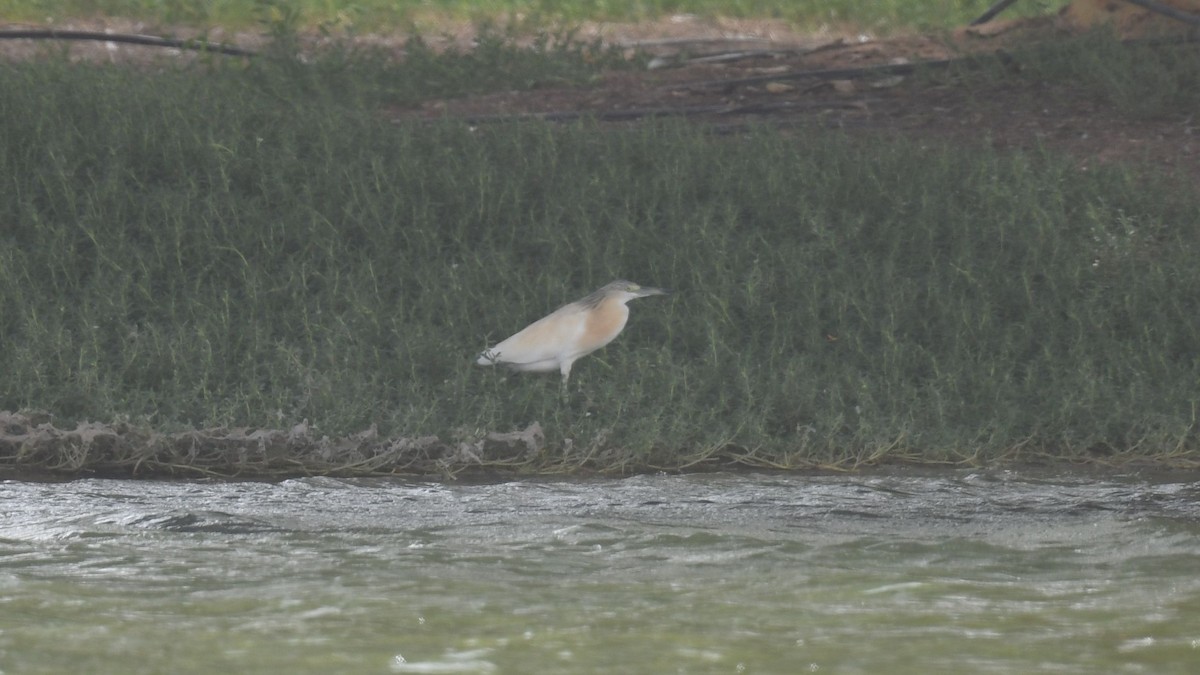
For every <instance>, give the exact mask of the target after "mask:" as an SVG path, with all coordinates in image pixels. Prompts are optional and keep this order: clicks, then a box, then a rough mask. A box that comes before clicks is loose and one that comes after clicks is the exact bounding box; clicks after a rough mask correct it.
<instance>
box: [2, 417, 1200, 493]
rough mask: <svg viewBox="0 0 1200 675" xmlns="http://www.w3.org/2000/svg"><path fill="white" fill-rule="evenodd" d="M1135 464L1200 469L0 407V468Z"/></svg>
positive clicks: (1185, 459) (163, 474) (1189, 458)
mask: <svg viewBox="0 0 1200 675" xmlns="http://www.w3.org/2000/svg"><path fill="white" fill-rule="evenodd" d="M1015 465H1037V466H1050V467H1065V466H1070V467H1081V466H1087V467H1105V468H1117V467H1139V468H1149V469H1152V470H1200V458H1198V457H1196V456H1194V453H1172V452H1161V453H1152V452H1147V451H1145V450H1144V449H1143V451H1142V452H1139V453H1133V452H1129V453H1109V454H1103V453H1099V452H1094V451H1093V452H1090V453H1083V454H1073V455H1070V456H1054V455H1050V454H1046V453H1041V452H1030V451H1023V450H1022V449H1021V448H1013V449H1011V450H1010V451H1009V452H1007V453H1003V454H1000V455H993V456H991V457H990V458H989V459H987V460H986V461H978V460H977V459H976V460H973V459H969V458H968V459H963V460H960V461H954V462H947V461H944V460H942V461H934V460H930V459H927V458H924V457H922V456H921V455H920V454H917V453H913V452H897V453H885V454H877V455H875V456H871V457H866V458H862V457H859V458H847V459H845V460H842V461H840V462H837V463H833V464H828V463H819V462H814V461H806V460H803V459H797V460H796V461H795V462H794V463H792V464H789V465H782V464H778V463H776V462H773V461H770V460H768V459H766V458H763V457H757V456H756V455H755V453H754V452H753V451H751V450H747V449H745V448H740V447H736V446H728V447H722V448H714V449H712V450H711V451H709V452H706V453H703V454H701V455H700V456H688V457H687V458H686V461H683V458H676V461H674V462H672V461H670V460H665V458H658V457H648V458H647V459H646V460H645V461H643V462H638V463H630V462H628V461H622V462H620V463H618V464H616V465H613V464H606V463H605V462H604V461H603V458H602V457H597V456H594V453H591V452H587V451H585V450H578V449H574V448H571V447H565V448H563V447H550V446H549V445H548V444H547V443H546V437H545V433H544V432H543V430H542V427H541V425H540V424H539V423H538V422H532V423H530V424H529V425H528V426H527V427H526V428H524V429H520V430H516V431H511V432H498V431H493V432H488V433H484V434H482V435H480V436H478V437H475V438H462V439H454V440H446V439H442V438H440V437H438V436H433V435H430V436H417V437H405V436H393V437H385V436H381V435H380V434H379V433H378V431H377V429H376V428H375V427H374V426H372V427H371V428H369V429H366V430H364V431H361V432H358V433H355V434H350V435H345V436H329V435H326V434H323V433H321V432H320V431H319V430H317V429H314V428H312V427H310V426H309V425H308V424H307V423H301V424H298V425H296V426H294V427H292V428H290V429H268V428H253V427H237V428H226V427H217V428H209V429H191V430H183V431H175V432H165V431H157V430H154V429H150V428H147V427H144V426H138V425H134V424H130V423H128V422H123V421H118V422H114V423H111V424H106V423H98V422H79V423H77V424H76V426H75V428H73V429H65V428H60V427H57V426H55V425H54V423H53V422H52V418H51V416H50V415H49V414H48V413H45V412H38V411H21V412H8V411H0V478H3V479H15V480H27V479H33V480H54V479H63V478H68V479H69V478H82V477H108V478H147V479H153V478H182V479H190V478H209V479H228V480H246V479H269V480H278V479H287V478H299V477H308V476H337V477H372V476H405V477H421V478H434V479H453V480H457V479H469V480H495V479H504V478H513V477H519V476H534V475H559V476H577V477H585V476H624V475H632V474H641V473H653V472H663V471H665V472H678V473H698V472H706V471H731V470H733V471H737V470H750V471H763V470H765V471H834V472H846V471H858V470H863V469H867V468H872V467H881V466H889V467H896V466H905V467H922V466H925V467H929V466H938V467H958V468H964V467H966V468H969V467H991V468H995V467H1002V466H1015Z"/></svg>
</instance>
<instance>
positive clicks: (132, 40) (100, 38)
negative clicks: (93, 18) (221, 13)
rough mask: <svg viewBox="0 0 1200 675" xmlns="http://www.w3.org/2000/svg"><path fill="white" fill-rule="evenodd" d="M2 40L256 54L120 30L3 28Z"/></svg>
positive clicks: (245, 50) (230, 54)
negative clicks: (52, 41)
mask: <svg viewBox="0 0 1200 675" xmlns="http://www.w3.org/2000/svg"><path fill="white" fill-rule="evenodd" d="M0 40H91V41H95V42H122V43H125V44H131V45H144V46H147V47H169V48H175V49H190V50H192V51H198V52H213V53H216V54H225V55H227V56H256V55H257V54H256V53H255V52H252V51H250V50H248V49H242V48H240V47H234V46H233V45H226V44H221V43H219V42H206V41H204V40H176V39H173V38H162V37H155V36H153V35H127V34H121V33H100V32H97V31H88V30H56V29H53V28H50V29H41V30H24V29H22V30H0Z"/></svg>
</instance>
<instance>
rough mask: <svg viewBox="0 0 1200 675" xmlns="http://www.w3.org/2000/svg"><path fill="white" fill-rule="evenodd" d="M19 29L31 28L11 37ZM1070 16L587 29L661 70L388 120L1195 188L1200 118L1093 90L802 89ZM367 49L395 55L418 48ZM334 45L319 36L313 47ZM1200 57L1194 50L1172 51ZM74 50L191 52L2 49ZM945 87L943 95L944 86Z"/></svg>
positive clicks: (901, 81) (213, 36)
mask: <svg viewBox="0 0 1200 675" xmlns="http://www.w3.org/2000/svg"><path fill="white" fill-rule="evenodd" d="M57 27H58V28H62V29H68V28H69V29H76V30H98V31H109V32H112V33H128V34H137V33H145V34H151V35H172V36H178V37H185V38H186V37H192V36H195V35H196V34H197V33H196V32H195V31H189V30H188V29H186V28H184V29H179V28H166V29H164V28H156V27H147V26H145V25H143V24H138V23H134V22H129V21H122V20H119V19H109V20H95V21H87V22H73V23H66V24H61V23H60V24H58V25H57ZM0 28H9V29H11V28H21V26H12V25H9V26H0ZM1069 30H1071V27H1070V26H1066V25H1064V22H1063V20H1062V17H1053V16H1050V17H1044V18H1040V19H1031V20H1011V21H1003V20H998V21H993V22H991V23H988V24H984V25H983V26H980V27H978V28H970V29H960V30H957V31H954V32H953V33H952V34H949V35H945V36H938V37H931V36H915V35H914V36H902V37H893V38H887V39H874V38H870V37H869V36H864V35H856V34H854V33H852V32H850V31H845V30H843V31H840V32H839V31H834V30H832V29H831V30H830V31H827V32H825V33H821V34H804V33H798V32H796V31H794V30H792V29H790V28H789V27H788V26H787V25H786V24H784V23H782V22H778V21H769V20H760V21H748V20H724V19H722V20H704V19H698V18H695V17H691V16H677V17H671V18H669V19H665V20H662V21H658V22H652V23H642V24H636V25H633V24H625V25H621V24H605V25H589V26H584V27H582V28H581V29H580V31H579V32H578V34H577V37H580V38H582V39H593V38H599V39H601V40H603V41H604V42H606V43H608V44H610V45H617V46H620V47H623V48H626V49H628V50H629V52H630V53H631V54H632V53H633V51H634V50H635V49H636V50H640V51H641V52H642V53H646V54H649V55H650V56H651V60H650V66H651V67H649V68H647V69H641V70H628V71H619V72H612V73H609V74H607V75H605V76H603V77H602V78H600V79H599V81H598V82H595V83H593V84H592V85H590V86H586V87H574V86H562V87H542V88H539V89H536V90H533V91H507V92H499V93H492V94H486V95H480V96H474V97H468V98H457V99H447V100H435V101H427V102H425V103H423V104H421V105H420V106H417V107H409V108H395V109H393V110H389V111H387V113H388V114H389V115H390V116H391V117H392V118H394V119H397V120H400V119H412V118H424V119H432V118H441V117H451V118H460V119H463V120H464V121H466V122H468V123H473V124H478V123H486V122H488V121H494V120H498V119H508V118H511V117H513V116H521V117H524V116H529V117H542V118H546V119H557V120H565V121H566V120H571V119H576V118H578V117H580V116H583V115H588V116H593V117H596V118H598V119H600V120H602V121H606V122H608V123H612V124H631V123H637V122H638V121H643V120H647V119H651V118H655V117H662V116H682V117H686V118H688V119H691V120H695V121H697V122H702V123H705V124H709V125H713V126H714V127H715V128H716V129H717V130H721V131H736V130H738V129H740V128H743V127H745V126H746V125H748V124H750V123H755V122H760V123H764V122H765V123H768V124H772V125H775V126H779V127H799V128H805V129H812V128H832V129H839V130H844V131H847V132H851V133H858V132H862V133H874V134H885V135H890V134H895V135H907V136H910V137H917V138H928V139H930V140H940V141H948V142H953V143H980V144H988V145H990V146H992V147H994V148H997V149H1023V148H1034V147H1046V148H1049V149H1052V150H1055V151H1060V152H1063V153H1067V154H1068V155H1070V156H1073V157H1075V158H1077V160H1078V162H1079V165H1080V167H1081V168H1083V169H1087V168H1090V167H1093V166H1097V165H1102V164H1106V163H1111V162H1134V163H1149V164H1152V165H1157V166H1160V167H1162V168H1164V169H1166V170H1167V171H1168V172H1169V173H1172V174H1177V175H1179V176H1181V177H1183V178H1186V179H1187V180H1189V181H1190V180H1191V179H1192V178H1200V117H1198V116H1196V115H1194V114H1179V115H1175V116H1171V117H1165V118H1162V119H1129V118H1128V117H1127V116H1123V115H1122V114H1120V113H1119V112H1118V111H1116V110H1114V109H1113V108H1112V106H1111V105H1108V104H1106V103H1105V102H1103V101H1100V100H1097V99H1096V98H1095V97H1094V96H1090V95H1088V93H1087V92H1084V91H1081V90H1074V89H1072V88H1070V87H1064V86H1062V85H1061V84H1060V85H1054V86H1052V85H1049V84H1046V83H1042V82H1037V81H1031V80H1030V79H1029V78H1009V79H1008V80H1007V81H1005V82H1002V83H985V82H979V81H971V79H970V76H969V75H965V76H959V77H957V78H939V80H940V81H931V80H930V79H929V78H924V77H920V76H914V75H911V74H908V73H891V72H874V73H845V74H842V75H836V74H835V75H822V76H804V75H803V74H804V73H810V72H812V71H828V70H832V69H861V68H868V67H871V66H889V65H890V66H895V65H902V64H908V63H916V62H922V61H931V60H934V61H936V60H943V59H950V58H955V57H961V56H964V55H967V54H994V53H997V52H1003V51H1004V50H1006V49H1011V48H1012V47H1013V46H1014V45H1018V44H1020V43H1022V42H1029V41H1036V40H1054V39H1061V38H1062V37H1064V36H1065V35H1066V34H1067V32H1068V31H1069ZM207 37H208V39H209V40H211V41H213V42H224V43H228V44H234V45H237V46H240V47H244V48H248V49H257V48H261V47H262V46H263V44H264V42H265V40H264V38H263V37H262V36H261V35H257V34H254V33H229V32H225V31H222V30H220V29H216V30H212V31H209V32H208V33H207ZM472 38H473V32H472V29H471V28H470V27H468V26H447V27H446V28H445V29H444V30H442V31H440V32H438V33H437V36H436V37H433V38H428V37H427V38H426V39H427V42H429V43H430V44H431V45H433V46H434V47H438V46H443V47H446V46H455V47H458V48H465V47H468V46H469V45H470V43H471V39H472ZM358 39H360V40H363V41H367V42H371V43H374V44H378V45H382V46H384V47H386V48H391V49H394V50H395V52H396V54H397V56H398V57H399V58H403V51H404V40H405V37H404V36H362V37H359V38H358ZM320 41H321V39H320V38H317V37H313V38H312V39H311V40H310V42H311V43H312V44H313V45H314V46H315V45H317V44H319V42H320ZM1174 48H1179V49H1192V50H1193V51H1195V52H1196V54H1197V58H1200V46H1198V45H1197V44H1196V43H1192V44H1191V45H1184V46H1181V47H1174ZM64 49H65V50H68V52H69V54H70V55H71V57H72V58H74V59H79V60H89V61H107V62H115V63H133V64H145V63H147V62H150V63H153V62H155V61H161V60H171V59H186V58H190V57H191V55H190V54H189V53H188V52H180V51H178V50H169V49H162V48H157V47H143V46H136V45H125V44H118V43H113V42H46V41H33V40H0V61H3V60H13V59H24V58H36V57H37V56H38V55H39V54H45V53H46V52H47V51H48V50H64ZM935 82H936V83H935Z"/></svg>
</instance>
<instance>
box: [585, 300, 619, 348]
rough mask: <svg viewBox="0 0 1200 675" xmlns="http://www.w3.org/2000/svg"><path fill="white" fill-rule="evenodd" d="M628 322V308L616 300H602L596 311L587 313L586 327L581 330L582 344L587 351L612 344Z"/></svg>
mask: <svg viewBox="0 0 1200 675" xmlns="http://www.w3.org/2000/svg"><path fill="white" fill-rule="evenodd" d="M628 320H629V308H628V307H626V306H625V303H623V302H620V301H617V300H604V301H603V302H601V303H600V305H599V306H598V307H596V309H594V310H592V311H591V312H588V317H587V325H586V326H584V329H583V340H582V342H583V344H582V345H580V346H581V347H584V348H585V349H586V350H587V351H592V350H595V349H599V348H601V347H603V346H604V345H606V344H608V343H609V342H612V340H613V338H615V337H617V334H618V333H620V332H621V329H622V328H624V327H625V322H626V321H628Z"/></svg>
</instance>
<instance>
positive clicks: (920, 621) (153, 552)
mask: <svg viewBox="0 0 1200 675" xmlns="http://www.w3.org/2000/svg"><path fill="white" fill-rule="evenodd" d="M214 672H236V673H282V672H287V673H797V672H830V673H881V672H888V673H897V672H900V673H903V672H910V673H929V672H947V673H1034V672H1054V673H1195V672H1200V476H1197V475H1194V474H1178V475H1173V476H1172V475H1155V476H1139V475H1135V474H1127V475H1116V474H1091V473H1089V474H1087V475H1076V474H1070V473H1060V474H1054V475H1046V474H1034V473H1010V472H1000V471H997V472H977V473H969V472H961V471H956V472H939V473H922V472H910V471H893V472H889V473H875V474H866V475H853V476H827V475H822V476H812V475H808V476H804V475H786V476H780V475H747V474H736V475H729V474H710V475H692V476H642V477H635V478H629V479H624V480H596V481H545V482H531V481H526V482H510V483H500V484H491V485H459V484H440V483H437V484H435V483H403V482H398V481H387V480H334V479H326V478H314V479H303V480H291V481H284V482H282V483H195V482H190V483H189V482H151V481H114V480H79V481H73V482H67V483H24V482H11V481H10V482H0V675H16V674H18V673H214Z"/></svg>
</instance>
